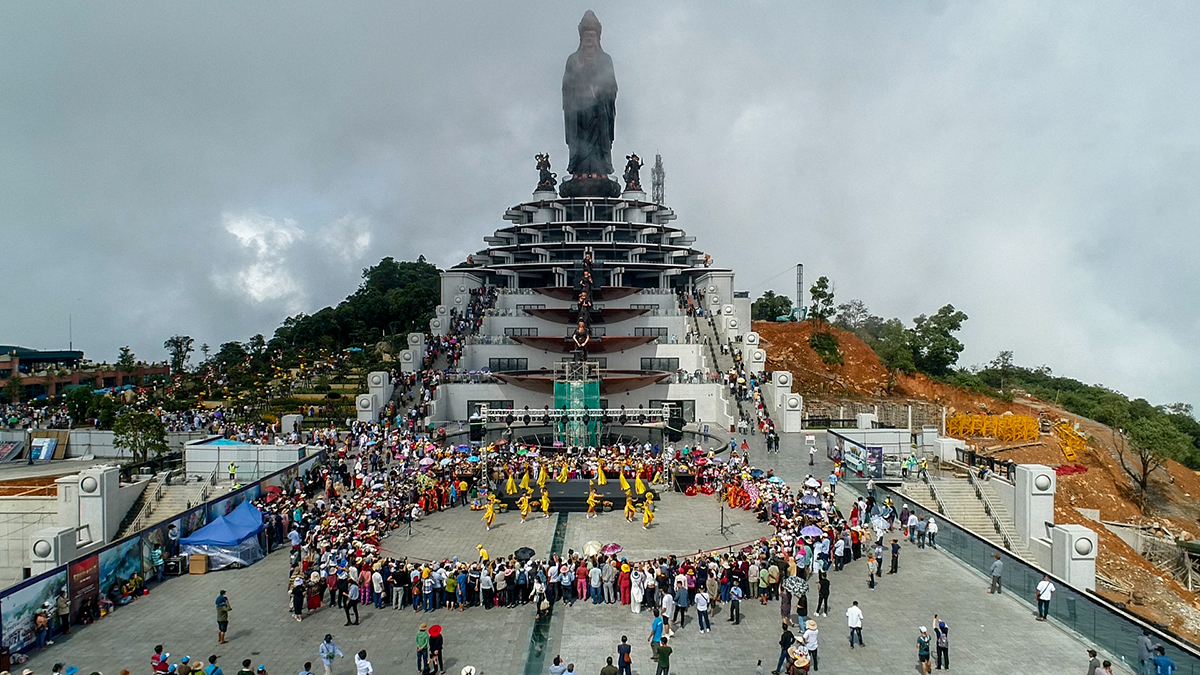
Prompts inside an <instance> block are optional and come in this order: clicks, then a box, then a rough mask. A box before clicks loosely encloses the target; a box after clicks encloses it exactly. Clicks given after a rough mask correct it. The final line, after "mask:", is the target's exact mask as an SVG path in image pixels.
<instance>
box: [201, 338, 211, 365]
mask: <svg viewBox="0 0 1200 675" xmlns="http://www.w3.org/2000/svg"><path fill="white" fill-rule="evenodd" d="M209 351H210V347H209V346H208V343H207V342H205V343H204V344H202V345H200V353H201V354H203V355H204V362H205V363H208V352H209Z"/></svg>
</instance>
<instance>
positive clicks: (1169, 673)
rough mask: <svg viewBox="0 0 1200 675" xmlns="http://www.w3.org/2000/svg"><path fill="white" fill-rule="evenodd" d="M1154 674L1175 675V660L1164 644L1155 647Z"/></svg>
mask: <svg viewBox="0 0 1200 675" xmlns="http://www.w3.org/2000/svg"><path fill="white" fill-rule="evenodd" d="M1154 675H1175V662H1174V661H1172V660H1171V657H1169V656H1167V650H1165V649H1163V646H1162V645H1158V646H1157V647H1155V648H1154Z"/></svg>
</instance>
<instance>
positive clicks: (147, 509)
mask: <svg viewBox="0 0 1200 675" xmlns="http://www.w3.org/2000/svg"><path fill="white" fill-rule="evenodd" d="M170 477H171V471H170V470H169V469H168V470H167V471H161V472H159V473H158V475H156V476H155V477H154V485H152V486H148V487H147V488H146V497H145V498H144V499H143V500H142V508H141V509H139V510H138V512H137V515H136V516H134V517H133V520H131V521H129V525H127V526H126V527H124V528H121V529H122V531H125V532H137V531H138V530H140V529H142V528H143V527H144V526H145V523H147V522H149V518H150V515H151V514H152V513H154V505H155V504H157V503H158V502H159V501H161V500H162V496H163V486H165V485H166V484H167V479H168V478H170Z"/></svg>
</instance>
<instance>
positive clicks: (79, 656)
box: [28, 435, 1128, 675]
mask: <svg viewBox="0 0 1200 675" xmlns="http://www.w3.org/2000/svg"><path fill="white" fill-rule="evenodd" d="M801 439H802V436H799V435H785V438H784V448H783V451H782V452H781V453H779V454H778V455H766V454H765V453H763V452H761V451H756V452H755V455H754V457H753V460H754V464H756V465H757V466H760V467H763V468H767V467H773V468H775V469H776V473H777V474H779V475H781V476H782V477H783V478H784V479H785V480H787V481H788V483H789V484H796V483H799V482H800V481H801V480H802V479H803V478H804V476H805V474H807V473H808V472H809V470H810V469H809V467H808V466H807V453H806V452H802V449H801V448H800V447H799V444H800V442H801ZM759 447H761V446H759ZM828 470H829V465H828V463H826V462H822V461H819V462H818V464H817V466H816V467H815V468H814V469H813V472H814V473H817V472H821V473H823V474H825V475H827V474H828ZM842 498H843V499H846V500H847V501H848V497H845V496H844V495H843V496H842ZM480 515H481V514H480V513H479V512H472V511H468V510H465V509H452V510H450V511H448V512H445V513H441V514H434V515H432V516H430V517H429V518H427V519H426V520H424V521H423V522H421V523H418V524H416V525H415V526H414V529H413V535H412V537H411V538H410V537H409V536H408V532H407V529H404V530H399V531H397V532H395V533H393V534H392V535H391V536H389V537H388V538H387V539H386V540H385V542H384V548H385V549H387V550H388V551H390V552H391V553H392V554H394V555H412V556H416V557H420V558H426V559H441V558H445V557H451V556H454V555H458V556H460V557H461V558H465V559H470V560H473V559H475V547H476V545H477V544H483V545H484V546H486V547H487V548H488V550H489V551H490V552H491V554H492V555H493V556H501V555H507V554H508V553H510V552H511V551H513V550H515V549H516V548H518V547H520V546H530V547H531V548H534V549H535V550H536V551H537V553H538V555H539V557H540V556H542V555H544V554H545V552H546V551H548V550H549V549H550V546H551V543H552V540H553V537H554V530H555V527H556V524H557V523H558V521H559V519H558V518H557V516H556V515H552V517H551V518H548V519H545V518H532V519H531V520H530V521H529V522H527V523H524V524H522V523H520V518H519V516H518V515H517V514H515V513H508V514H502V515H500V516H499V517H498V519H497V524H498V525H499V527H494V528H493V529H492V531H491V532H485V531H484V529H483V525H482V522H481V521H480V520H479V517H480ZM726 516H727V520H728V521H729V522H730V523H732V525H731V527H732V534H730V535H729V537H728V539H726V538H725V537H723V536H721V534H720V533H718V532H716V530H717V528H718V527H719V525H720V517H721V515H720V510H719V508H718V505H717V503H716V501H715V500H714V499H713V498H711V497H704V496H697V497H690V498H689V497H684V496H682V495H677V494H670V495H665V496H664V498H663V499H662V500H661V502H660V508H659V510H658V513H657V517H656V519H655V522H654V526H653V527H652V528H651V529H650V530H648V531H644V530H642V528H641V525H640V522H639V523H637V524H633V523H627V522H625V520H624V518H623V517H622V516H621V514H620V512H619V511H616V512H613V513H609V514H605V515H603V516H600V517H599V518H594V519H591V520H588V519H587V518H586V517H585V514H582V513H579V514H575V513H573V514H570V516H569V517H568V518H567V519H566V530H565V537H564V539H563V551H564V552H565V551H566V550H568V549H575V550H579V549H580V548H582V546H583V545H584V543H586V542H587V541H590V540H597V541H601V542H604V543H607V542H610V541H616V542H619V543H621V544H622V545H623V546H624V547H625V551H624V553H623V554H622V555H624V556H627V557H628V558H629V559H631V560H636V559H643V558H646V557H650V556H655V555H663V554H667V553H677V554H687V553H694V552H695V551H696V550H709V549H715V548H720V547H724V546H729V545H732V544H736V543H740V542H743V541H746V540H750V539H755V538H757V537H759V536H767V535H769V534H770V528H768V527H766V526H765V525H763V524H761V523H757V522H755V520H754V518H753V517H752V515H751V514H749V513H748V512H744V511H737V512H731V511H729V510H726ZM830 579H831V581H832V592H831V594H830V607H831V611H830V613H829V616H828V618H826V617H818V618H817V621H818V622H819V625H820V630H821V639H820V645H821V646H820V651H819V654H820V663H821V666H822V672H830V673H880V674H885V673H886V674H889V675H890V674H893V673H905V672H916V648H915V640H916V636H917V627H918V626H921V625H925V626H930V625H931V624H932V619H933V614H934V613H938V614H940V615H941V617H942V618H943V619H944V620H946V621H947V622H948V624H949V625H950V639H951V641H950V658H951V664H952V666H953V667H954V669H955V671H958V672H988V673H991V672H996V673H1000V672H1003V673H1006V674H1029V675H1047V674H1057V673H1081V672H1083V671H1084V670H1085V669H1086V661H1087V658H1086V654H1085V649H1086V648H1087V647H1088V646H1089V645H1085V644H1083V643H1082V642H1080V641H1079V640H1078V639H1076V638H1075V637H1074V636H1073V635H1071V634H1069V633H1067V632H1066V631H1064V630H1062V629H1060V628H1058V627H1056V626H1055V625H1053V624H1042V623H1038V622H1036V621H1035V620H1034V618H1033V612H1032V610H1031V609H1030V607H1029V606H1028V605H1026V604H1024V603H1021V602H1018V601H1017V600H1015V599H1013V598H1011V597H1008V596H1002V597H997V596H989V595H988V594H987V592H986V583H985V581H984V580H983V579H982V578H981V577H980V576H979V575H977V574H976V573H974V572H973V571H971V570H969V569H967V568H966V567H964V566H962V565H960V564H959V563H957V562H956V561H955V560H954V559H952V558H950V557H948V556H947V555H945V554H943V553H941V552H940V551H936V550H931V549H926V550H918V549H916V547H912V546H905V547H904V550H903V552H902V554H901V563H900V574H899V575H897V576H888V575H885V576H884V578H883V579H882V580H881V581H880V583H879V585H878V588H877V589H875V590H873V591H872V590H868V589H867V583H866V563H865V561H863V562H859V563H855V564H854V565H852V566H850V567H848V568H847V569H846V570H844V571H842V572H833V571H831V572H830ZM286 581H287V554H286V553H284V552H277V553H275V554H273V555H271V556H268V557H267V558H266V559H265V560H263V561H262V562H260V563H258V564H256V565H254V566H252V567H250V568H247V569H244V570H238V571H228V572H217V573H212V574H207V575H202V576H185V577H181V578H178V579H173V580H170V581H169V582H168V583H167V584H165V585H164V586H162V587H161V588H160V589H156V590H154V591H152V592H151V594H150V595H149V596H147V597H144V598H142V599H139V600H138V601H136V602H134V603H133V604H132V605H130V606H128V607H126V608H123V609H121V610H119V611H117V612H116V613H114V614H113V615H111V616H110V617H107V618H105V619H103V620H101V621H99V622H98V623H96V624H95V625H93V626H90V627H86V628H77V630H76V634H75V635H73V636H70V637H66V638H63V639H60V640H59V641H58V643H57V644H56V645H55V646H54V647H52V648H51V649H49V650H47V651H46V652H45V653H43V654H40V655H38V656H36V657H35V658H33V659H31V660H30V662H29V664H28V667H30V668H32V669H33V670H34V672H35V673H37V674H38V675H41V674H43V673H49V672H50V669H51V665H52V664H53V663H55V662H58V661H63V662H66V663H67V665H74V666H79V667H80V668H81V669H82V671H83V673H88V672H91V671H92V670H100V671H102V672H104V673H107V674H108V675H116V673H119V672H120V671H121V670H122V669H125V668H127V669H129V670H131V671H132V672H134V673H138V672H147V669H148V668H149V658H150V654H151V652H152V650H153V647H154V645H155V644H159V643H162V644H164V645H165V646H166V648H167V650H168V651H170V652H171V654H172V657H171V660H172V662H177V661H178V658H179V657H180V656H182V655H184V654H189V655H191V656H192V657H193V658H194V659H197V658H198V659H206V658H207V657H208V655H209V654H213V653H216V654H218V655H219V656H220V659H219V661H218V663H219V665H221V666H222V668H223V669H224V670H225V672H226V673H228V674H229V675H232V674H233V673H234V672H235V671H237V670H238V668H239V667H240V664H241V660H242V659H244V658H250V659H252V660H253V662H254V664H255V666H257V665H258V664H260V663H262V664H265V665H266V666H267V669H268V671H269V672H271V673H273V674H275V675H279V674H280V673H282V674H283V675H291V674H292V673H296V672H298V671H299V670H300V668H301V666H302V665H303V663H304V662H305V661H312V662H314V663H315V664H316V668H315V670H316V672H318V673H320V672H321V669H320V663H319V659H318V658H317V644H318V643H319V642H320V640H321V637H322V636H323V635H324V634H325V633H332V634H333V635H334V636H335V639H336V641H337V642H338V644H339V645H341V647H342V649H343V650H344V651H345V652H346V653H347V654H348V655H350V654H352V652H354V651H357V650H359V649H366V650H367V651H368V655H369V658H370V659H371V660H372V662H373V663H374V666H375V670H376V672H377V673H379V674H380V675H391V674H392V673H415V672H416V665H415V664H416V661H415V648H414V642H413V636H414V634H415V633H416V630H417V627H418V625H419V624H421V623H423V622H427V623H430V624H433V623H438V624H441V625H442V626H443V628H444V631H445V635H446V655H447V664H446V665H447V672H448V673H455V674H457V673H458V672H459V671H461V669H462V667H463V666H465V665H472V666H475V667H476V668H477V669H478V673H479V674H480V675H498V674H506V675H516V674H518V673H522V672H525V666H526V661H527V658H528V656H529V653H530V649H529V643H530V636H531V634H532V633H533V628H534V611H533V607H532V606H526V607H523V608H520V609H515V610H507V609H493V610H483V609H480V608H472V609H468V610H467V611H466V612H461V613H460V612H446V611H439V612H435V613H433V614H431V615H426V614H416V613H414V612H412V610H409V609H403V610H399V611H393V610H391V609H383V610H375V609H374V608H371V607H370V606H364V607H362V608H361V615H362V620H361V625H359V626H344V625H343V624H344V623H345V618H344V616H343V614H342V612H341V610H338V609H336V608H325V609H322V610H321V611H319V612H317V613H316V614H315V615H313V616H311V617H306V618H305V619H304V621H303V622H300V623H297V622H296V621H295V620H294V619H293V618H292V617H291V615H290V614H289V607H288V605H289V599H288V595H287V586H286ZM220 589H226V590H228V592H229V597H230V599H231V602H232V604H233V608H234V610H233V612H232V613H231V617H230V621H231V625H230V632H229V639H230V643H229V644H227V645H221V646H218V645H217V644H216V626H215V611H214V605H213V599H214V598H215V597H216V595H217V591H218V590H220ZM812 597H813V602H812V605H811V608H815V593H814V594H813V595H812ZM855 599H857V600H858V601H859V603H860V605H861V606H862V608H863V612H864V614H865V621H864V629H863V637H864V641H865V642H866V646H865V647H864V648H860V649H855V650H854V651H851V650H850V648H849V643H848V641H847V639H846V629H845V617H844V613H845V609H846V607H847V606H849V604H850V602H851V601H852V600H855ZM742 613H743V620H742V622H741V624H740V625H737V626H733V625H731V624H730V623H728V622H726V621H725V619H726V618H727V614H726V613H725V612H724V611H723V612H722V614H721V615H720V616H718V617H714V619H713V630H712V632H711V633H709V634H705V635H702V634H700V633H699V632H698V631H697V630H696V625H695V612H694V611H693V612H691V615H690V616H689V617H688V620H687V625H686V627H684V628H683V629H682V630H679V629H677V630H676V638H675V639H674V640H673V643H672V646H673V647H674V650H675V652H674V655H673V656H672V659H671V662H672V669H671V672H672V673H747V674H749V673H753V672H754V668H755V664H756V662H757V661H758V660H759V659H762V661H763V666H764V672H770V671H771V670H773V669H774V668H775V664H776V661H777V659H778V656H779V647H778V639H779V609H778V603H774V602H773V603H770V604H768V605H767V606H762V605H759V604H758V603H757V602H753V601H749V602H744V603H742ZM650 621H651V615H650V614H648V613H642V614H635V613H633V612H632V611H631V610H630V609H629V608H628V607H623V606H621V605H600V606H594V605H592V604H591V603H590V602H577V603H575V605H574V606H573V607H566V606H564V605H562V604H561V603H559V604H556V605H555V608H554V612H553V617H552V619H551V620H550V624H549V632H548V642H547V644H546V656H545V660H544V664H543V665H542V668H541V669H540V671H535V672H547V669H548V667H549V665H550V661H551V659H552V658H553V656H554V655H556V654H560V655H562V657H563V659H564V660H565V661H569V662H573V663H574V664H575V666H576V667H575V671H576V672H578V673H587V674H589V675H594V674H595V673H598V672H599V670H600V668H601V667H602V666H603V665H604V659H605V657H606V656H614V657H615V655H616V650H615V647H616V644H617V643H618V641H619V639H620V636H621V635H623V634H624V635H628V636H629V640H630V642H631V643H632V644H633V645H634V655H635V657H636V658H635V660H634V663H633V672H634V673H640V674H643V675H645V674H653V672H654V667H653V666H654V664H653V663H652V662H651V661H650V660H649V648H648V645H647V642H646V639H647V635H648V634H649V630H650ZM353 672H354V664H353V661H352V659H351V658H347V659H346V660H344V661H338V662H337V663H336V664H335V666H334V673H335V674H336V675H350V674H352V673H353ZM1123 672H1128V671H1123Z"/></svg>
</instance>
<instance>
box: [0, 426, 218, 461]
mask: <svg viewBox="0 0 1200 675" xmlns="http://www.w3.org/2000/svg"><path fill="white" fill-rule="evenodd" d="M207 436H208V434H205V433H204V432H200V431H196V432H190V433H169V434H167V447H168V448H170V449H171V450H180V449H182V448H183V446H184V444H185V443H187V442H188V441H195V440H199V439H202V438H206V437H207ZM70 437H71V440H70V442H68V443H67V454H66V456H67V457H68V458H71V457H83V456H85V455H92V456H93V457H97V458H101V459H106V458H128V457H129V453H128V452H118V451H117V449H116V448H114V447H113V437H114V434H113V432H111V431H99V430H96V429H72V430H71V434H70ZM4 441H27V439H26V432H25V431H24V430H11V429H10V430H4V431H0V442H4Z"/></svg>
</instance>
